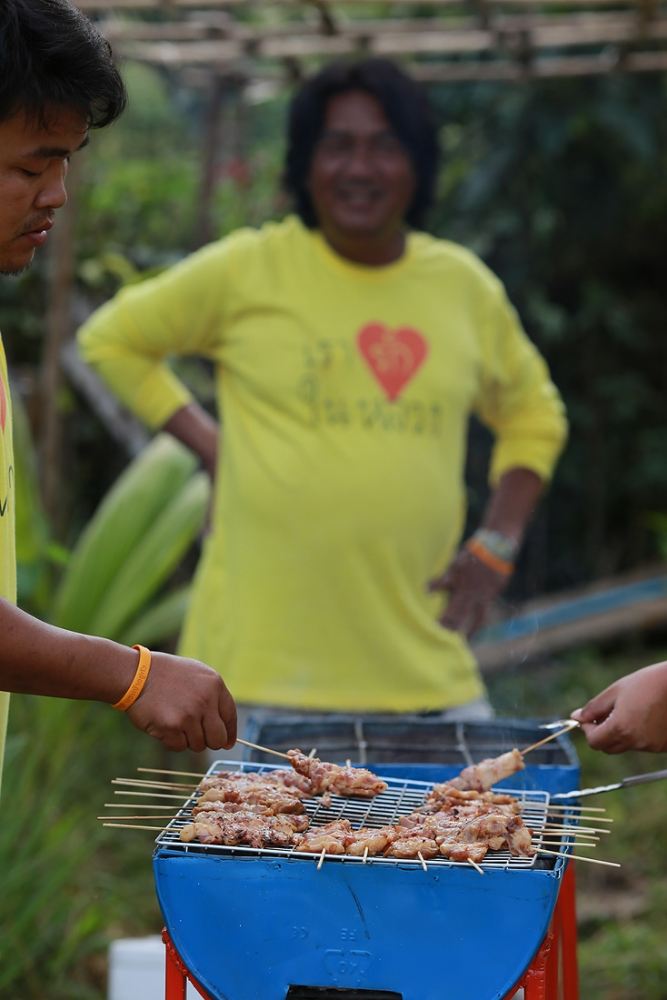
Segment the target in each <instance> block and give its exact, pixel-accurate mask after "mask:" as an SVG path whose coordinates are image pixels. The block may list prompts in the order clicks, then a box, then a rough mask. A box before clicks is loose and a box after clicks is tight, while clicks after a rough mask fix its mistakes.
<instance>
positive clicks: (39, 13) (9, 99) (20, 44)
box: [0, 0, 127, 128]
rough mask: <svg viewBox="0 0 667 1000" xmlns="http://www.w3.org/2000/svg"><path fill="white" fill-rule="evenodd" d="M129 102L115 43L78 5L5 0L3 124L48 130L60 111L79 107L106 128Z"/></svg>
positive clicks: (0, 27)
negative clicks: (35, 124) (19, 118)
mask: <svg viewBox="0 0 667 1000" xmlns="http://www.w3.org/2000/svg"><path fill="white" fill-rule="evenodd" d="M126 103H127V95H126V92H125V87H124V85H123V81H122V79H121V77H120V74H119V72H118V70H117V69H116V67H115V65H114V63H113V59H112V56H111V47H110V45H109V43H108V42H107V41H106V39H104V38H103V37H102V36H101V35H100V34H99V32H98V31H97V29H96V28H95V26H94V25H93V23H92V22H91V21H90V20H89V19H88V18H87V17H86V16H85V15H84V14H82V13H81V11H80V10H78V8H76V7H75V6H74V4H73V3H70V2H69V0H0V121H5V120H6V119H8V118H11V117H12V116H13V115H14V114H17V113H19V112H21V113H24V114H26V115H27V116H28V117H29V118H34V119H35V120H37V121H39V122H40V124H43V125H47V124H48V120H49V111H50V110H51V109H53V108H54V107H58V108H73V109H75V110H78V111H81V113H82V114H83V115H84V116H85V118H86V120H87V122H88V126H89V128H102V127H104V126H105V125H109V124H110V123H111V122H112V121H114V120H115V119H116V118H117V117H118V115H119V114H120V113H121V112H122V110H123V108H124V107H125V104H126Z"/></svg>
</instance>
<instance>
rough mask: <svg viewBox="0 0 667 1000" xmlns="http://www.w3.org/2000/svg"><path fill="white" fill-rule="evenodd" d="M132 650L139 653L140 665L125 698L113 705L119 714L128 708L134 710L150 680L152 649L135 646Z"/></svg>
mask: <svg viewBox="0 0 667 1000" xmlns="http://www.w3.org/2000/svg"><path fill="white" fill-rule="evenodd" d="M132 649H136V650H137V652H138V653H139V665H138V666H137V672H136V673H135V675H134V677H133V678H132V683H131V684H130V686H129V688H128V689H127V691H126V692H125V694H124V695H123V697H122V698H121V699H120V700H119V701H117V702H116V704H115V705H112V706H111V707H112V708H116V709H118V711H119V712H127V710H128V708H132V706H133V705H134V703H135V701H136V700H137V698H138V697H139V695H140V694H141V692H142V691H143V689H144V687H145V686H146V681H147V680H148V675H149V673H150V669H151V662H152V656H151V651H150V649H146V647H145V646H139V645H136V646H133V647H132Z"/></svg>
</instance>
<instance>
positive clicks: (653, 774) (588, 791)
mask: <svg viewBox="0 0 667 1000" xmlns="http://www.w3.org/2000/svg"><path fill="white" fill-rule="evenodd" d="M663 778H667V769H665V770H662V771H648V772H647V773H646V774H633V775H631V776H630V777H629V778H621V780H620V781H616V782H614V784H613V785H598V786H597V787H596V788H575V790H574V791H573V792H557V793H556V794H555V795H552V796H551V801H554V800H556V799H557V800H560V799H584V798H586V797H587V796H588V795H599V794H600V793H601V792H615V791H616V790H617V789H618V788H629V787H630V786H631V785H644V784H646V783H647V782H649V781H661V780H662V779H663Z"/></svg>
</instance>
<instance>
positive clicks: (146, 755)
mask: <svg viewBox="0 0 667 1000" xmlns="http://www.w3.org/2000/svg"><path fill="white" fill-rule="evenodd" d="M10 716H11V718H10V723H11V725H10V736H9V739H8V743H7V759H6V765H5V774H4V782H3V788H2V801H3V810H2V823H1V824H0V871H1V872H2V878H1V884H2V891H1V892H0V926H1V927H2V961H1V962H0V996H2V997H7V998H9V997H18V996H21V997H22V998H24V1000H42V998H44V997H46V996H48V998H49V1000H74V998H80V1000H99V998H101V997H103V996H104V995H105V990H104V980H105V971H104V963H103V962H100V955H104V952H105V950H106V948H107V945H108V943H109V941H110V940H111V939H112V938H113V937H114V936H115V930H116V929H117V928H118V927H123V929H124V931H125V933H137V932H140V931H142V932H144V933H146V932H147V931H148V930H150V931H152V932H155V931H157V930H158V929H159V916H158V913H157V906H156V904H155V894H154V890H153V886H152V879H151V869H150V863H149V858H150V849H151V845H150V835H149V834H141V833H139V834H138V835H137V836H136V837H133V835H132V833H131V832H130V831H122V830H120V831H119V830H116V831H112V830H105V829H104V828H102V827H101V825H100V824H98V823H96V821H95V815H96V814H97V813H99V812H100V810H101V807H102V804H103V801H104V800H105V798H106V796H107V795H108V794H109V792H108V791H107V790H106V789H107V786H108V783H109V781H110V779H111V778H113V777H115V776H116V775H119V774H127V775H129V774H132V773H133V772H134V769H135V767H136V765H137V763H138V762H143V763H145V764H146V765H148V766H151V765H153V766H164V765H163V764H162V763H161V762H162V757H161V754H160V751H159V747H158V745H157V744H153V741H151V740H149V739H147V737H146V736H144V735H143V734H141V733H139V732H138V731H136V730H133V729H132V727H131V726H129V724H128V722H127V720H126V719H125V718H124V717H122V716H121V715H120V714H119V713H116V712H111V711H109V709H108V708H107V707H106V706H101V705H89V704H84V703H75V702H66V701H60V700H57V699H50V698H34V697H33V698H28V697H24V696H14V697H13V698H12V705H11V713H10ZM125 832H130V839H128V840H127V841H124V842H123V841H120V842H119V838H118V834H119V833H120V834H121V836H122V834H123V833H125Z"/></svg>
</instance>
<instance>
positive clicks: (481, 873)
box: [468, 858, 484, 875]
mask: <svg viewBox="0 0 667 1000" xmlns="http://www.w3.org/2000/svg"><path fill="white" fill-rule="evenodd" d="M468 864H469V865H472V867H473V868H474V869H475V871H476V872H479V874H480V875H483V874H484V869H483V868H480V866H479V865H478V864H477V862H476V861H473V859H472V858H468Z"/></svg>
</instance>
